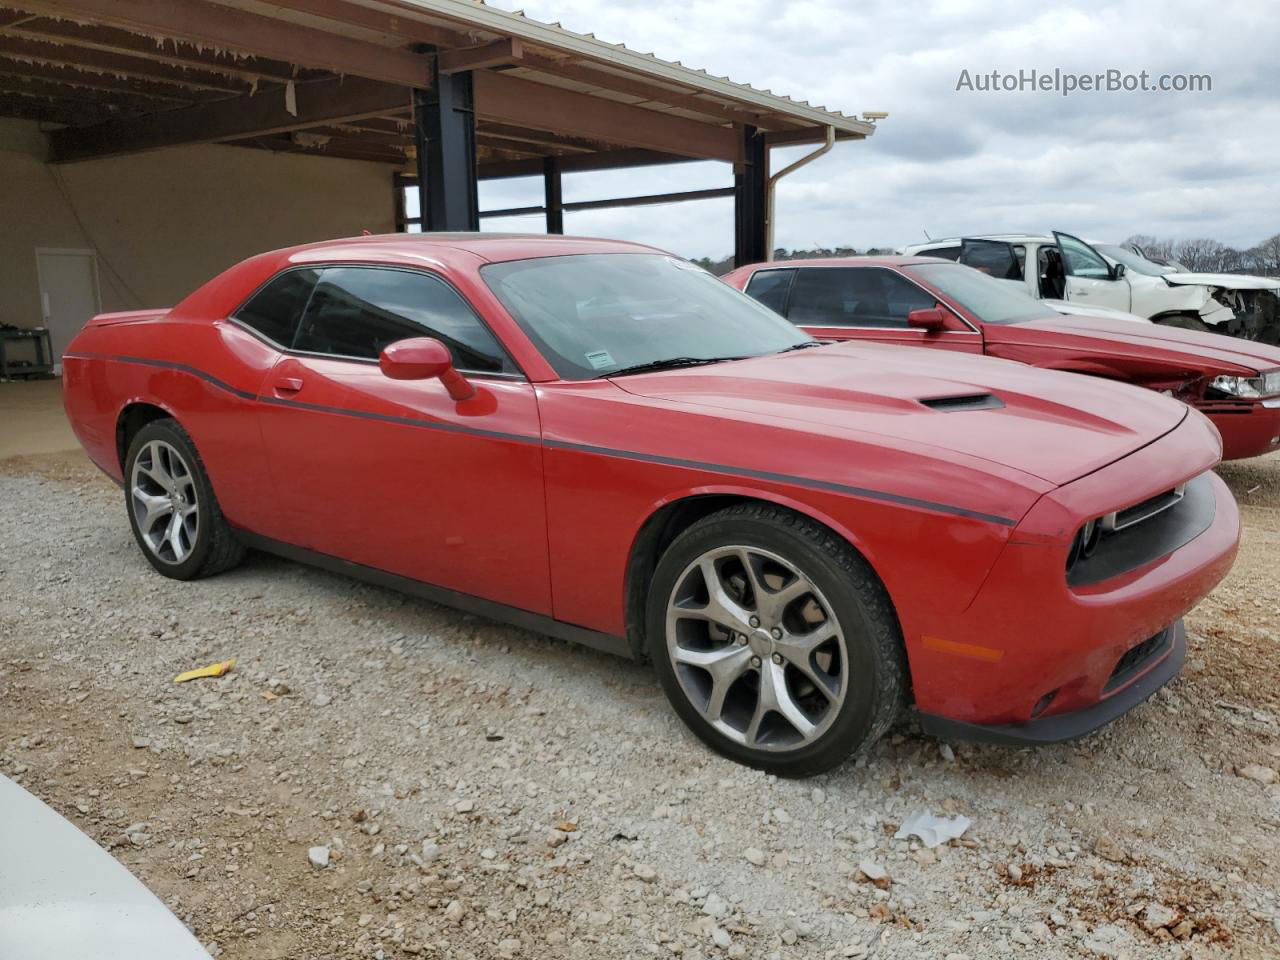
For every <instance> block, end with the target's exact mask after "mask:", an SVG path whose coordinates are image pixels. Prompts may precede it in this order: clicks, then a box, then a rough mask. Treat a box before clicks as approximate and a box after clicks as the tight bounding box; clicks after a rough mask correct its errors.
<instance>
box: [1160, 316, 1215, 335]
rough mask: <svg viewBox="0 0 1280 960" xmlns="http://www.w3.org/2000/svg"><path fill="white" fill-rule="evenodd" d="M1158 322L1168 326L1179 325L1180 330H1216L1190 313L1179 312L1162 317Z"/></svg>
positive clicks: (1202, 331)
mask: <svg viewBox="0 0 1280 960" xmlns="http://www.w3.org/2000/svg"><path fill="white" fill-rule="evenodd" d="M1156 323H1159V324H1161V325H1162V326H1166V327H1177V328H1178V329H1179V330H1195V331H1197V332H1199V333H1214V332H1215V331H1214V329H1213V327H1211V326H1209V325H1208V324H1207V323H1205V322H1204V321H1203V320H1201V319H1200V318H1199V317H1196V316H1192V315H1191V314H1189V313H1177V314H1174V315H1173V316H1171V317H1161V318H1160V319H1159V320H1157V321H1156Z"/></svg>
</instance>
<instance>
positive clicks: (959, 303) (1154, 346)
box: [724, 257, 1280, 460]
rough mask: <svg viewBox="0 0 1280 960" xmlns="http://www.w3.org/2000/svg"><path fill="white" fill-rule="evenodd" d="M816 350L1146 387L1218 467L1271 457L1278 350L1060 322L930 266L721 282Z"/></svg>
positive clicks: (1160, 330)
mask: <svg viewBox="0 0 1280 960" xmlns="http://www.w3.org/2000/svg"><path fill="white" fill-rule="evenodd" d="M724 279H725V280H726V282H728V283H729V284H730V285H731V286H734V287H737V288H738V289H739V290H746V292H747V293H749V294H750V295H751V296H753V297H755V298H756V299H757V300H759V301H760V302H761V303H763V304H765V306H767V307H770V308H772V309H773V310H775V311H776V312H778V313H780V314H782V315H783V316H784V317H786V318H787V319H789V320H790V321H791V322H792V323H794V324H796V325H797V326H800V327H803V328H804V329H805V330H806V331H808V332H809V333H810V334H811V335H812V336H814V337H816V338H817V339H818V340H821V341H832V340H875V341H878V342H880V343H897V344H903V345H910V346H922V347H934V348H937V349H942V350H957V351H962V352H967V353H984V354H986V355H987V356H992V357H1003V358H1004V359H1006V360H1018V361H1020V362H1022V363H1027V364H1031V365H1032V366H1036V367H1044V368H1046V369H1051V370H1068V371H1072V372H1075V373H1083V374H1088V375H1090V376H1094V377H1100V378H1103V379H1106V380H1119V381H1122V382H1124V383H1132V384H1135V385H1137V386H1140V387H1147V388H1149V389H1151V390H1156V391H1159V392H1160V393H1165V394H1168V395H1170V396H1173V397H1175V398H1177V399H1179V400H1182V401H1184V402H1186V403H1188V404H1190V405H1191V406H1193V407H1195V408H1196V409H1197V410H1199V411H1200V412H1201V413H1203V414H1204V415H1205V416H1207V417H1208V418H1209V419H1210V420H1212V421H1213V425H1214V426H1216V427H1217V428H1218V432H1219V433H1221V434H1222V458H1223V459H1224V460H1240V459H1244V458H1246V457H1257V456H1261V455H1262V454H1265V453H1270V452H1272V451H1273V450H1277V449H1280V348H1277V347H1273V346H1269V345H1267V344H1263V343H1255V342H1253V341H1249V340H1241V339H1238V338H1235V337H1224V336H1221V335H1219V334H1215V333H1201V332H1197V331H1194V330H1181V329H1178V328H1176V327H1169V326H1159V325H1155V324H1148V323H1142V322H1130V321H1126V320H1111V319H1103V318H1101V317H1090V316H1063V315H1062V314H1060V313H1056V312H1055V311H1053V310H1051V309H1049V308H1048V307H1046V306H1045V305H1044V304H1043V303H1041V302H1040V301H1038V300H1035V299H1034V298H1032V297H1030V296H1027V295H1026V294H1024V293H1022V292H1020V291H1018V290H1015V289H1011V288H1010V287H1009V285H1008V284H1006V283H1002V282H1001V281H999V280H996V279H994V278H992V277H989V276H987V275H986V274H984V273H981V272H980V271H978V270H975V269H973V268H971V267H967V266H963V265H961V264H958V263H952V262H951V261H949V260H942V259H939V258H935V257H855V258H842V259H829V260H790V261H786V262H782V263H759V264H755V265H754V266H749V267H743V268H741V269H739V270H735V271H733V272H732V273H730V274H729V275H727V276H726V277H725V278H724Z"/></svg>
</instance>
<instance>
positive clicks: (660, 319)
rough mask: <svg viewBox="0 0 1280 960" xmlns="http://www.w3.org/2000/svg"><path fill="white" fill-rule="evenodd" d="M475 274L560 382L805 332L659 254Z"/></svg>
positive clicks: (554, 261)
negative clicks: (525, 334)
mask: <svg viewBox="0 0 1280 960" xmlns="http://www.w3.org/2000/svg"><path fill="white" fill-rule="evenodd" d="M480 275H481V276H482V277H483V278H484V282H485V283H487V284H488V285H489V289H490V290H492V291H493V292H494V295H495V296H497V298H498V299H499V300H501V301H502V305H503V306H504V307H506V308H507V310H508V311H509V312H510V313H511V316H513V317H514V318H515V320H516V322H517V323H519V324H520V326H521V328H522V329H523V330H524V332H525V333H527V334H528V335H529V337H530V339H532V340H533V342H534V343H535V344H536V345H537V346H538V349H539V350H541V351H542V353H543V355H544V356H545V357H546V358H547V360H548V362H549V363H550V364H551V366H553V367H554V368H555V371H556V373H558V374H559V375H560V376H561V378H563V379H565V380H591V379H595V378H598V377H606V376H609V375H610V374H611V373H615V372H622V371H624V370H625V369H627V368H631V367H637V366H640V365H642V364H654V363H661V362H662V361H669V360H684V361H686V362H687V361H689V360H719V359H736V358H740V357H754V356H761V355H763V354H767V353H778V352H779V351H782V350H786V349H788V348H790V347H796V346H799V345H800V344H803V343H806V342H808V340H809V338H808V337H806V336H805V335H804V333H802V332H801V331H800V330H799V329H798V328H797V327H795V326H793V325H792V324H790V323H788V322H787V321H786V320H784V319H782V317H780V316H778V315H777V314H776V313H774V312H773V311H772V310H769V309H767V308H766V307H762V306H761V305H760V304H758V303H756V301H754V300H752V299H751V298H750V297H748V296H747V295H746V294H745V293H742V292H741V291H738V290H735V289H733V288H732V287H730V286H729V285H728V284H727V283H724V282H722V281H720V280H717V279H716V278H715V277H713V276H712V275H711V274H709V273H707V272H706V271H705V270H703V269H701V268H700V267H695V266H694V265H693V264H690V263H686V262H685V261H683V260H677V259H676V258H675V257H668V256H664V255H662V254H647V253H605V254H585V255H578V256H567V257H541V258H538V259H534V260H515V261H511V262H509V263H491V264H488V265H487V266H484V267H482V268H481V269H480Z"/></svg>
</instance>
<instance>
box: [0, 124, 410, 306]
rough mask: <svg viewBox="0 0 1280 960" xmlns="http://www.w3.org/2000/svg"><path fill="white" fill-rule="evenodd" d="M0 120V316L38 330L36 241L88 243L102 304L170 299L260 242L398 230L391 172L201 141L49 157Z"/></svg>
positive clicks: (26, 131) (31, 127)
mask: <svg viewBox="0 0 1280 960" xmlns="http://www.w3.org/2000/svg"><path fill="white" fill-rule="evenodd" d="M46 149H47V143H46V140H45V137H44V135H43V134H42V133H40V131H39V128H38V127H37V125H36V124H34V123H28V122H25V121H16V120H4V119H0V323H11V324H14V325H16V326H20V327H33V326H39V325H40V321H41V315H40V291H39V283H38V280H37V278H36V258H35V251H36V248H37V247H61V248H75V249H93V250H95V251H97V254H98V278H99V285H100V287H101V293H102V309H103V310H130V309H136V308H139V307H162V306H169V305H172V304H174V303H176V302H177V301H178V300H180V299H182V298H183V297H184V296H186V294H188V293H189V292H191V291H192V290H193V289H195V288H196V287H197V286H199V285H200V284H201V283H203V282H204V281H206V280H208V279H209V278H210V277H212V276H213V275H214V274H216V273H218V272H219V271H221V270H223V269H225V268H226V267H229V266H231V265H232V264H234V263H236V262H237V261H239V260H242V259H244V258H245V257H247V256H250V255H252V254H255V253H261V252H262V251H264V250H271V249H274V248H276V247H283V246H289V245H291V244H295V243H304V242H308V241H313V240H324V239H328V238H331V237H343V236H352V235H355V234H359V233H360V232H361V231H362V230H369V231H371V232H373V233H385V232H389V231H391V230H394V229H395V222H394V210H393V204H392V186H391V175H392V168H391V167H389V166H385V165H383V164H375V163H364V162H361V161H355V160H338V159H330V158H325V157H308V156H299V155H296V154H284V153H271V152H268V151H265V150H252V149H247V148H244V147H231V146H220V145H200V146H191V147H172V148H169V149H166V150H156V151H152V152H148V153H139V154H132V155H128V156H123V157H113V158H109V159H104V160H91V161H85V162H82V163H73V164H67V165H63V166H52V165H50V164H46V163H45V162H44V159H43V158H44V156H45V151H46Z"/></svg>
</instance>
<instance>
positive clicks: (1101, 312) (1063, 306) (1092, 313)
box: [1040, 300, 1151, 324]
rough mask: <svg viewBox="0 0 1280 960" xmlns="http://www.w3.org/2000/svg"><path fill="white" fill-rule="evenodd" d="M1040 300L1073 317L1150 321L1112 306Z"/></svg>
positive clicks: (1050, 307)
mask: <svg viewBox="0 0 1280 960" xmlns="http://www.w3.org/2000/svg"><path fill="white" fill-rule="evenodd" d="M1040 302H1041V303H1043V304H1044V305H1045V306H1046V307H1048V308H1049V309H1050V310H1056V311H1058V313H1065V314H1068V315H1070V316H1073V317H1105V318H1107V319H1110V320H1125V321H1128V322H1129V323H1145V324H1149V323H1151V321H1150V320H1148V319H1147V318H1146V317H1140V316H1138V315H1137V314H1136V313H1127V312H1126V311H1124V310H1116V309H1114V308H1112V307H1099V306H1094V305H1089V306H1085V305H1084V304H1080V303H1068V302H1067V301H1066V300H1041V301H1040Z"/></svg>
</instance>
